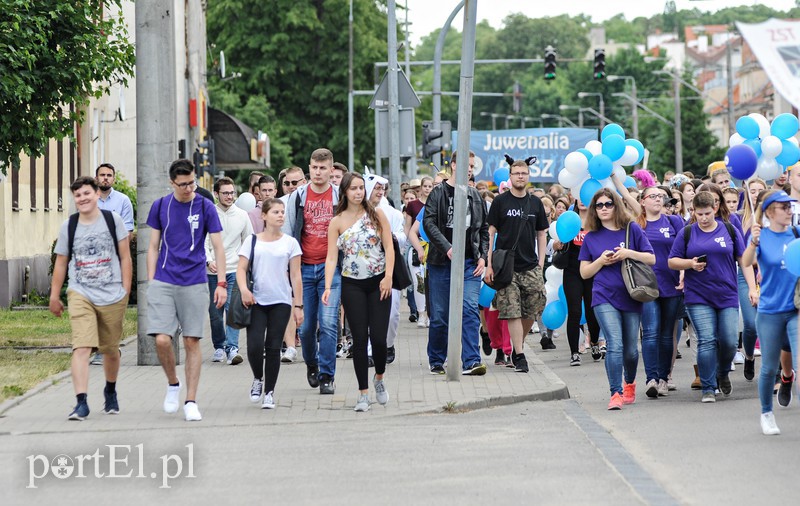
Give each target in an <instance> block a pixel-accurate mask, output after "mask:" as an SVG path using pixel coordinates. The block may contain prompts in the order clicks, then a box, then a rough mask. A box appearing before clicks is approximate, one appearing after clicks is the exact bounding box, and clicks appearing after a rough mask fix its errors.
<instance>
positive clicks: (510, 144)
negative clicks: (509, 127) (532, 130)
mask: <svg viewBox="0 0 800 506" xmlns="http://www.w3.org/2000/svg"><path fill="white" fill-rule="evenodd" d="M483 149H484V150H485V151H489V150H494V151H500V150H507V151H508V150H514V149H520V150H530V149H540V150H545V149H567V150H568V149H569V137H567V136H566V135H559V134H558V132H550V133H549V134H548V135H542V136H535V135H529V136H527V137H526V136H523V135H520V136H503V137H497V136H494V135H492V134H491V133H487V134H486V145H485V146H484V147H483Z"/></svg>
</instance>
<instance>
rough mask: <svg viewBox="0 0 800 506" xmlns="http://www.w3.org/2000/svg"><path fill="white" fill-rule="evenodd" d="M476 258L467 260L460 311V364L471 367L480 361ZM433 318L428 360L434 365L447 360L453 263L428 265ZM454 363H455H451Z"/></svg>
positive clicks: (479, 284)
mask: <svg viewBox="0 0 800 506" xmlns="http://www.w3.org/2000/svg"><path fill="white" fill-rule="evenodd" d="M475 265H476V264H475V261H474V260H467V261H465V262H464V304H463V309H462V312H461V319H462V320H461V366H462V369H470V368H471V367H472V366H474V365H475V364H479V363H480V362H481V356H480V352H479V344H478V340H479V337H480V336H479V329H480V325H481V318H480V314H479V313H478V294H479V293H480V291H481V278H480V276H474V275H473V274H472V271H474V270H475ZM428 281H429V283H428V291H429V297H430V301H429V304H430V310H431V314H430V320H431V324H430V327H429V328H428V363H429V364H430V366H431V367H433V366H437V365H444V361H445V360H446V359H447V328H448V322H449V319H450V313H449V311H450V262H447V265H428ZM451 365H452V364H451Z"/></svg>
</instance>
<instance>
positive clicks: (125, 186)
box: [114, 173, 137, 227]
mask: <svg viewBox="0 0 800 506" xmlns="http://www.w3.org/2000/svg"><path fill="white" fill-rule="evenodd" d="M115 178H116V181H115V182H114V189H115V190H116V191H118V192H120V193H124V194H125V195H126V196H127V197H128V198H129V199H131V205H132V206H133V226H134V227H136V207H137V202H136V186H135V185H131V184H130V183H129V182H128V180H127V179H125V176H123V175H122V174H120V173H117V174H116V175H115Z"/></svg>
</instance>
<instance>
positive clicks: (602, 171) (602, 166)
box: [589, 143, 624, 180]
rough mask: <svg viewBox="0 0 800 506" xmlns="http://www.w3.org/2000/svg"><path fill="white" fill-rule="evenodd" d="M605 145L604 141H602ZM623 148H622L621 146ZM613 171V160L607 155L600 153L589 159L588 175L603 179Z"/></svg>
mask: <svg viewBox="0 0 800 506" xmlns="http://www.w3.org/2000/svg"><path fill="white" fill-rule="evenodd" d="M603 145H605V143H603ZM623 149H624V148H623ZM612 172H614V162H612V161H611V158H609V157H608V155H605V154H600V155H597V156H594V157H592V159H591V160H589V175H590V176H592V177H593V178H595V179H597V180H600V179H605V178H607V177H609V176H610V175H611V173H612Z"/></svg>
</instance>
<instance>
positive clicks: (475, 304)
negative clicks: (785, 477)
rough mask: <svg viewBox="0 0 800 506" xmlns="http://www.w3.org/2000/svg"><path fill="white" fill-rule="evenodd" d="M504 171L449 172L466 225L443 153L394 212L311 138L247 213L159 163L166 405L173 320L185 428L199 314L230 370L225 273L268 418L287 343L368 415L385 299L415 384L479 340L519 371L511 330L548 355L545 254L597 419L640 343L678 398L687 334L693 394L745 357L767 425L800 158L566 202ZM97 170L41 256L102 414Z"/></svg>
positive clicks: (158, 254) (476, 359)
mask: <svg viewBox="0 0 800 506" xmlns="http://www.w3.org/2000/svg"><path fill="white" fill-rule="evenodd" d="M510 162H511V163H510V167H509V174H510V179H509V181H508V182H504V183H503V184H502V185H500V187H499V188H497V191H492V190H491V189H490V187H489V185H488V184H487V182H485V181H477V182H476V181H475V180H474V178H473V170H474V167H475V157H474V155H473V154H472V153H470V154H469V159H468V163H465V164H463V165H464V167H466V170H467V171H468V174H467V179H468V180H469V181H470V184H469V186H468V187H467V188H466V191H467V209H466V216H460V215H457V214H456V213H455V211H454V201H455V192H456V172H457V167H458V161H457V157H456V154H455V153H453V154H452V157H451V159H450V162H449V166H448V168H447V170H442V171H440V172H438V173H436V174H434V175H433V176H425V177H422V178H420V179H412V180H410V181H408V182H405V183H403V185H402V188H401V192H400V196H401V202H397V203H393V202H391V201H390V199H389V198H388V197H387V190H388V181H387V180H386V179H384V178H382V177H380V176H377V175H373V174H360V173H357V172H351V171H350V170H348V168H347V167H346V166H344V165H342V164H341V163H335V162H334V160H333V154H332V153H331V151H329V150H328V149H325V148H320V149H317V150H315V151H314V152H313V153H312V154H311V157H310V162H309V166H308V170H307V172H306V171H305V170H303V169H301V168H300V167H290V168H287V169H285V170H283V171H281V173H280V175H279V177H278V179H277V180H276V179H274V178H273V177H271V176H269V175H265V174H261V173H253V174H252V175H251V177H250V180H249V183H248V187H247V192H249V193H250V194H252V195H253V197H254V199H255V201H256V206H255V208H253V209H252V210H250V211H249V212H248V211H244V210H242V209H241V208H240V207H238V206H237V205H236V204H235V202H236V197H237V189H236V184H235V183H234V181H233V180H231V179H229V178H227V177H223V178H220V179H218V180H217V181H216V182H215V184H214V195H213V196H210V195H208V196H204V195H202V194H201V191H200V189H199V188H197V184H196V174H195V172H194V167H193V166H192V164H191V162H189V161H187V160H176V161H175V162H174V163H173V164H172V166H171V167H170V174H169V176H170V183H171V184H172V187H173V192H172V193H170V194H169V195H167V196H165V197H163V198H161V199H158V200H157V201H156V202H155V203H154V204H153V205H152V207H151V209H150V213H149V216H148V219H147V223H148V225H149V226H150V227H151V229H152V232H151V236H150V240H149V248H148V251H147V263H146V264H147V272H148V280H149V284H148V288H147V304H148V307H147V312H148V326H147V329H146V333H147V334H148V335H151V336H153V337H154V339H155V344H156V349H157V352H158V357H159V360H160V361H161V364H162V367H163V369H164V372H165V375H166V379H167V383H168V386H167V392H166V397H165V399H164V403H163V408H164V410H165V411H167V412H170V413H173V412H176V411H178V409H179V407H180V396H181V391H182V389H183V387H184V384H183V383H182V382H181V381H180V379H179V378H178V376H177V374H176V371H175V357H174V354H173V346H172V341H173V339H175V338H176V337H177V335H178V329H179V328H180V335H181V336H182V339H183V342H184V345H185V348H186V368H185V379H184V382H185V387H186V395H185V401H184V403H183V411H184V418H185V419H186V420H188V421H196V420H201V419H202V415H201V414H200V410H199V407H198V404H197V386H198V381H199V375H200V367H201V362H202V356H201V352H200V346H199V340H200V338H201V337H202V335H203V322H204V319H203V318H198V315H199V314H204V313H205V312H208V314H209V317H210V322H211V334H212V335H211V337H212V344H213V347H214V355H213V358H212V361H213V362H226V363H227V364H229V365H231V366H235V365H237V364H240V363H242V362H243V360H244V359H243V357H242V355H241V354H240V353H239V331H238V330H236V328H234V327H235V326H231V325H228V324H226V318H227V321H230V312H231V309H232V308H231V307H230V300H231V291H232V288H233V286H234V285H237V287H238V289H239V292H240V294H241V301H242V305H243V306H244V308H246V309H248V310H249V312H250V313H249V314H250V324H249V325H248V326H246V336H247V337H246V340H247V343H246V350H247V353H246V356H247V360H248V362H249V364H250V368H251V371H252V373H253V381H252V384H251V386H250V400H251V401H252V402H253V403H260V404H261V407H262V408H264V409H273V408H275V407H276V405H277V404H276V392H278V391H279V388H278V385H277V380H278V372H279V370H280V367H281V363H282V362H283V363H291V362H294V361H295V360H297V357H298V352H297V348H298V347H299V348H301V353H302V358H303V361H304V362H305V365H306V373H307V374H306V377H307V381H308V385H309V386H310V387H311V388H314V389H317V388H318V389H319V393H320V394H322V395H330V394H333V393H334V392H335V390H336V383H335V378H336V375H337V371H336V363H337V358H341V357H345V356H347V357H349V358H352V359H353V367H354V370H355V375H356V378H357V382H358V390H359V393H358V397H357V402H356V404H355V406H354V410H355V411H358V412H363V411H367V410H369V408H370V405H371V403H372V401H371V399H370V392H369V390H370V383H369V369H370V368H374V374H373V376H372V388H373V389H374V391H375V392H374V396H375V401H376V402H377V403H379V404H381V405H386V404H387V403H388V402H389V394H388V390H387V387H386V381H391V377H390V375H388V376H387V365H389V364H391V363H392V362H393V361H394V360H395V358H396V355H397V351H396V348H395V341H396V339H397V337H398V327H399V318H400V304H401V299H402V297H403V292H405V294H406V299H407V303H408V305H409V320H410V321H411V322H416V324H417V326H418V327H419V328H425V329H427V337H428V341H427V358H428V368H429V371H430V373H431V374H435V375H439V374H445V372H446V370H447V368H448V367H459V368H460V372H461V374H463V375H467V376H480V375H484V374H486V372H487V369H488V368H487V365H486V364H485V363H484V361H483V359H482V356H481V349H482V351H483V354H484V355H486V356H489V357H491V356H492V355H494V364H495V365H497V366H502V367H511V368H513V369H514V370H515V371H517V372H519V373H527V372H529V365H528V360H527V358H526V355H525V339H526V336H528V335H530V334H532V333H534V332H536V331H538V333H539V334H540V339H539V345H540V346H541V348H542V350H543V351H546V350H550V349H554V348H555V347H556V344H555V342H554V338H556V337H557V336H559V333H558V331H559V329H552V328H547V326H546V325H545V321H544V320H543V319H542V313H543V310H544V308H545V303H546V295H545V282H546V279H545V278H546V276H545V273H546V272H547V268H548V267H549V266H550V265H551V263H552V262H553V260H554V257H559V259H560V262H559V263H558V265H559V267H558V268H560V269H562V270H563V277H562V280H563V281H562V282H563V297H564V299H565V301H566V306H567V315H566V319H565V323H564V325H565V333H566V337H567V339H566V340H567V345H568V346H569V350H570V358H569V365H571V366H580V365H581V355H583V354H584V353H590V354H591V358H592V359H593V361H595V362H599V361H601V360H603V361H604V363H605V369H606V373H607V378H608V385H609V392H610V394H609V396H610V400H609V404H608V409H609V410H619V409H622V407H623V406H625V405H630V404H633V403H635V401H636V394H637V384H636V376H637V369H638V362H639V354H640V351H639V350H640V349H641V356H642V361H643V365H644V372H645V384H644V393H645V395H646V396H647V397H648V398H652V399H658V398H659V397H663V396H667V395H669V392H670V391H672V390H675V389H676V385H675V384H674V382H673V380H672V370H673V366H674V363H675V360H676V358H680V357H681V353H680V348H681V346H679V344H680V343H682V334H683V333H684V332H686V334H687V336H688V338H687V343H689V344H690V348H691V349H692V350H693V353H694V355H695V360H696V365H695V376H696V378H695V380H694V381H693V383H692V385H691V388H693V389H697V390H699V391H700V397H699V399H700V401H701V402H703V403H713V402H715V401H716V400H717V398H718V396H720V395H721V396H728V395H730V393H731V391H732V383H731V380H730V373H731V371H733V370H735V366H736V365H739V364H741V365H742V366H743V368H742V369H743V374H744V378H745V379H746V380H747V381H753V380H754V379H755V377H756V371H755V358H756V356H758V355H760V356H761V357H762V360H761V369H760V372H759V375H758V382H759V384H758V392H759V398H760V400H761V428H762V432H763V433H764V434H778V433H779V432H780V430H779V429H778V426H777V422H776V420H775V416H774V414H773V402H772V400H773V395H774V394H773V390H774V391H775V393H777V399H778V403H779V404H780V405H781V406H787V405H788V404H789V403H790V402H791V399H792V387H793V382H794V378H795V376H794V368H795V364H796V359H797V357H796V349H797V340H798V334H797V317H798V311H797V308H796V307H795V291H796V285H797V277H795V276H793V275H792V274H791V273H790V272H789V271H788V270H787V269H786V265H785V261H784V258H783V251H784V250H785V249H786V245H787V244H788V243H789V242H791V241H792V240H794V239H795V238H797V237H798V236H800V227H798V226H799V225H800V204H798V200H800V165H798V166H794V167H790V168H789V170H788V171H787V172H786V173H785V174H784V175H782V176H781V177H780V178H778V179H776V180H775V181H772V182H770V183H769V184H768V183H767V182H765V181H762V180H760V179H758V178H752V179H750V180H748V181H746V182H743V183H742V185H741V187H737V186H735V184H734V182H733V181H732V180H731V177H730V175H729V173H728V171H727V170H726V168H725V165H724V164H722V163H721V162H717V163H714V164H711V165H710V166H709V168H708V171H707V174H705V175H703V176H702V177H697V178H696V177H695V176H694V174H691V173H681V174H674V173H672V172H671V171H668V172H667V173H666V174H664V176H663V178H662V179H663V181H661V182H660V181H659V176H658V175H657V174H655V173H654V172H651V171H648V170H644V169H640V170H637V171H635V172H634V173H633V174H632V175H633V177H634V179H635V181H636V183H637V186H636V187H635V188H626V186H625V185H624V184H623V182H622V181H620V180H618V179H617V178H616V176H612V178H611V180H612V182H613V183H614V188H603V189H601V190H600V191H598V192H597V193H596V194H595V195H594V196H593V197H592V199H591V201H590V202H581V201H580V200H579V199H576V198H575V197H574V196H572V195H570V193H569V192H567V191H565V190H564V188H563V187H561V186H560V185H558V184H552V185H549V186H548V187H547V189H545V188H543V187H536V186H534V185H532V184H531V183H529V179H530V178H529V174H530V172H529V168H528V164H527V162H526V161H524V160H516V161H513V160H511V161H510ZM109 172H110V175H109V174H108V173H109ZM109 179H110V180H111V181H112V182H113V167H111V168H110V171H109V167H108V165H107V164H104V165H102V166H100V167H99V168H98V172H97V179H95V178H91V177H83V178H79V179H78V180H76V181H75V182H74V183H73V185H72V190H73V196H74V198H75V202H76V207H77V210H78V213H76V218H72V219H71V220H68V222H65V223H64V225H63V227H62V230H61V233H60V235H59V239H58V242H57V244H56V249H55V252H56V254H57V261H56V265H55V272H54V276H53V285H52V290H51V310H52V311H53V312H54V313H55V314H61V312H62V311H63V306H61V302H60V300H59V296H60V292H61V288H62V285H63V283H64V281H65V278H66V275H67V272H68V273H69V279H70V283H69V291H68V293H69V297H70V300H69V302H70V306H71V307H70V308H71V309H73V307H74V308H75V309H73V311H71V313H70V317H71V319H72V323H73V334H74V344H73V348H74V349H75V353H74V355H73V379H74V384H75V390H76V396H77V406H76V408H75V410H74V411H73V413H71V414H70V416H69V418H70V419H75V420H81V419H84V418H85V417H86V416H88V414H89V408H88V404H87V400H86V399H87V392H86V390H87V382H88V367H86V365H87V364H88V361H89V355H90V352H91V350H92V349H96V350H97V351H99V352H102V353H103V354H104V356H105V357H106V359H105V363H104V372H105V375H106V389H105V391H104V395H105V401H106V402H105V408H104V411H105V412H107V413H115V412H118V411H119V404H118V401H117V398H116V384H115V381H116V374H117V371H118V369H119V359H118V355H119V352H118V345H119V340H120V338H121V321H122V320H121V316H120V315H121V313H120V311H119V309H118V306H121V307H124V305H125V302H126V301H127V293H128V292H129V290H130V286H131V279H130V261H131V259H130V255H129V254H128V253H127V252H128V247H127V240H128V232H130V230H132V226H129V224H128V222H127V221H126V220H125V219H123V218H122V217H121V216H119V215H122V214H123V212H122V211H121V210H118V209H113V211H115V212H116V214H115V213H112V212H101V209H102V203H103V202H105V201H107V200H110V199H109V192H108V188H106V186H108V180H109ZM112 191H113V190H112ZM209 196H210V197H211V198H210V199H209V198H207V197H209ZM117 197H118V196H117ZM119 200H120V201H122V200H124V199H119ZM123 204H124V202H123ZM400 209H401V210H400ZM567 211H574V212H575V213H577V214H578V215H579V217H580V221H581V224H582V225H581V230H580V232H579V233H578V234H577V235H576V237H574V239H572V240H569V241H565V242H563V243H562V242H560V241H558V240H557V238H555V237H550V234H549V230H550V226H551V224H552V223H554V222H557V220H558V219H559V217H561V216H562V215H563V214H564V213H566V212H567ZM101 217H103V219H100V218H101ZM109 217H110V218H109ZM70 221H72V223H69V222H70ZM128 221H130V220H128ZM131 225H132V224H131ZM457 226H461V227H463V228H464V229H465V232H466V240H465V244H464V251H463V254H464V256H463V258H464V260H463V262H464V265H463V286H464V290H463V299H464V300H463V304H462V308H463V309H462V319H461V329H460V336H461V357H460V363H459V364H450V363H448V362H447V355H448V354H447V347H448V328H449V321H448V319H449V303H450V296H451V272H452V261H453V258H454V255H453V247H454V246H453V241H454V239H453V230H454V228H455V227H457ZM106 229H107V230H106ZM98 237H100V239H101V243H102V245H104V246H103V247H101V248H98V247H96V245H97V244H98V243H97V241H98ZM87 242H91V245H87V246H84V244H85V243H87ZM762 242H763V244H762ZM112 245H113V246H114V247H111V246H112ZM90 246H91V247H90ZM115 255H116V256H115ZM508 258H511V259H512V260H511V261H510V264H509V263H508V260H507V259H508ZM625 262H637V263H638V264H643V265H645V266H650V268H651V269H652V271H653V273H654V275H655V279H656V281H657V285H658V297H657V298H656V299H655V300H652V301H649V302H644V303H642V302H638V301H637V300H634V298H632V297H631V295H630V294H629V290H628V287H626V283H625V280H624V279H623V273H622V269H621V265H622V264H623V263H625ZM398 266H399V268H402V269H405V268H406V267H407V268H408V271H409V272H410V274H411V276H410V277H411V280H412V282H411V285H410V286H408V287H405V286H399V287H398V286H394V283H393V278H394V276H393V275H394V274H396V273H395V270H396V269H398ZM458 269H459V271H462V268H461V266H460V265H459V267H458ZM459 275H461V274H459ZM250 280H252V281H250ZM483 283H485V284H487V285H489V286H492V287H494V288H495V289H496V292H495V294H494V297H493V299H492V300H491V302H488V301H486V300H482V297H481V293H482V284H483ZM235 309H238V308H235ZM90 315H93V316H92V317H91V318H88V317H89V316H90ZM87 318H88V320H92V323H91V324H90V325H87V324H86V323H85V322H86V321H87ZM79 320H80V321H81V322H83V323H80V322H79ZM94 320H96V321H94ZM740 321H741V325H740ZM740 327H741V331H740ZM115 346H116V347H115ZM529 346H530V345H529Z"/></svg>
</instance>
